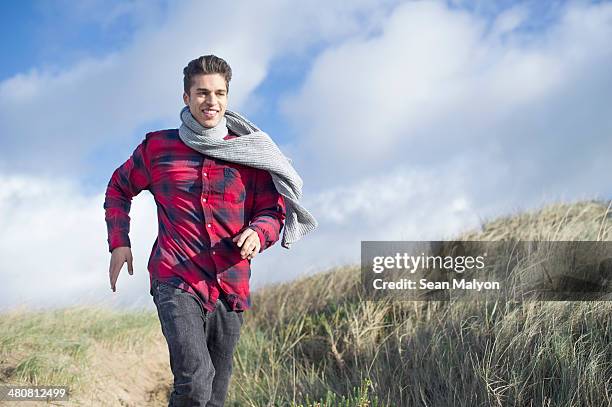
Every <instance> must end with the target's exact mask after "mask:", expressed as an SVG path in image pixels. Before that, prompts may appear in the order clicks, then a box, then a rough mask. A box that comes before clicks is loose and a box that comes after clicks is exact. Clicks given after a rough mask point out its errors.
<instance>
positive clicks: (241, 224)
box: [104, 55, 316, 406]
mask: <svg viewBox="0 0 612 407" xmlns="http://www.w3.org/2000/svg"><path fill="white" fill-rule="evenodd" d="M183 73H184V93H183V100H184V102H185V105H186V106H185V107H184V108H183V110H182V111H181V121H182V125H181V127H180V129H172V130H162V131H156V132H153V133H149V134H147V136H146V138H145V140H144V141H143V142H142V143H141V144H140V145H139V146H138V147H137V148H136V150H135V151H134V153H133V154H132V156H131V157H130V158H129V159H128V160H127V161H126V162H125V163H124V164H123V165H121V166H120V167H119V168H118V169H117V170H116V171H115V172H114V173H113V176H112V178H111V180H110V182H109V184H108V188H107V190H106V200H105V202H104V208H105V210H106V222H107V227H108V243H109V248H110V251H111V253H112V255H111V261H110V270H109V274H110V284H111V288H112V290H113V291H115V285H116V282H117V278H118V276H119V272H120V270H121V268H122V267H123V264H124V263H127V265H128V272H129V274H132V273H133V267H132V253H131V249H130V240H129V237H128V232H129V222H130V218H129V210H130V204H131V199H132V197H134V196H135V195H137V194H138V193H139V192H140V191H141V190H143V189H148V190H149V191H150V192H151V193H152V194H153V196H154V198H155V202H156V204H157V216H158V224H159V232H158V237H157V240H156V241H155V244H154V245H153V249H152V251H151V257H150V259H149V265H148V268H149V272H150V282H151V290H150V292H151V295H152V296H153V301H154V303H155V305H156V307H157V312H158V316H159V320H160V324H161V328H162V332H163V334H164V336H165V338H166V341H167V342H168V350H169V353H170V366H171V369H172V373H173V375H174V389H173V391H172V394H171V397H170V403H169V405H171V406H204V405H206V406H222V405H223V403H224V400H225V396H226V393H227V388H228V384H229V379H230V376H231V372H232V355H233V352H234V348H235V346H236V343H237V341H238V338H239V336H240V328H241V325H242V322H243V317H242V312H243V311H244V310H246V309H249V308H250V305H251V304H250V294H249V277H250V274H251V270H250V263H251V260H252V259H253V258H254V257H255V256H257V254H258V253H259V252H261V251H263V250H265V249H267V248H268V247H270V246H271V245H273V244H274V243H275V242H276V241H277V240H278V239H279V234H280V232H281V230H282V229H283V226H285V230H284V234H283V242H282V245H283V247H285V248H289V246H290V244H291V243H293V242H295V241H297V240H298V239H299V238H300V237H301V236H303V235H304V234H306V233H307V232H309V231H310V230H312V229H314V228H315V227H316V220H315V219H314V218H313V217H312V216H311V215H310V214H309V213H308V212H307V211H306V210H305V209H304V208H303V207H301V206H300V205H299V203H298V200H299V198H300V197H301V187H302V181H301V179H300V177H299V175H298V174H297V173H296V172H295V170H294V169H293V167H292V166H291V164H290V162H289V160H288V159H287V158H286V157H284V156H283V155H282V153H281V152H280V150H279V149H278V147H277V146H276V144H274V142H273V141H272V139H271V138H270V137H269V136H268V135H267V134H265V133H264V132H262V131H260V130H259V129H258V128H257V127H256V126H255V125H253V124H252V123H251V122H249V121H248V120H247V119H245V118H244V117H242V116H240V115H239V114H237V113H235V112H232V111H229V110H227V109H226V108H227V103H228V91H229V82H230V80H231V76H232V71H231V68H230V66H229V65H228V64H227V62H225V61H224V60H223V59H221V58H218V57H216V56H214V55H206V56H203V57H200V58H197V59H194V60H193V61H191V62H189V64H188V65H187V67H185V69H184V70H183Z"/></svg>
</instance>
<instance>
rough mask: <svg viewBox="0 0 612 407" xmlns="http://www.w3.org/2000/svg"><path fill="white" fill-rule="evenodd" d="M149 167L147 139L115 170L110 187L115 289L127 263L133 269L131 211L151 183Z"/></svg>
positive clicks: (111, 269)
mask: <svg viewBox="0 0 612 407" xmlns="http://www.w3.org/2000/svg"><path fill="white" fill-rule="evenodd" d="M148 169H149V161H148V158H147V155H146V140H145V141H143V142H142V143H141V144H140V145H139V146H138V147H136V150H134V153H133V154H132V156H131V157H130V158H129V159H128V160H127V161H126V162H125V163H123V164H122V165H121V166H120V167H119V168H117V169H116V170H115V172H114V173H113V175H112V177H111V179H110V181H109V183H108V186H107V188H106V198H105V200H104V210H105V220H106V227H107V231H108V247H109V251H110V252H111V253H112V255H111V261H110V267H109V276H110V282H111V289H112V290H113V291H115V284H116V282H117V278H118V277H119V272H120V271H121V267H123V264H124V263H127V264H128V272H129V274H132V273H133V266H132V251H131V249H130V246H131V244H130V238H129V232H130V217H129V213H130V208H131V206H132V198H133V197H134V196H136V195H138V193H140V191H142V190H143V189H147V188H148V187H149V180H150V177H149V170H148Z"/></svg>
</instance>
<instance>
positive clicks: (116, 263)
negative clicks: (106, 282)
mask: <svg viewBox="0 0 612 407" xmlns="http://www.w3.org/2000/svg"><path fill="white" fill-rule="evenodd" d="M126 262H127V265H128V273H130V275H133V274H134V268H133V266H132V249H130V248H129V247H126V246H121V247H116V248H114V249H113V253H112V254H111V261H110V268H109V270H108V274H109V275H110V284H111V289H112V290H113V292H115V291H116V287H115V284H116V283H117V278H118V277H119V272H120V271H121V268H122V267H123V263H126Z"/></svg>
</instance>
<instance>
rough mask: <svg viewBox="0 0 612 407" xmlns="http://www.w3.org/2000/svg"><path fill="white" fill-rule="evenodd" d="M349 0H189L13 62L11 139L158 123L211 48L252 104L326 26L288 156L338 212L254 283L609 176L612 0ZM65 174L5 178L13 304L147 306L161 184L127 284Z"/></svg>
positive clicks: (294, 110)
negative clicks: (208, 0) (215, 2)
mask: <svg viewBox="0 0 612 407" xmlns="http://www.w3.org/2000/svg"><path fill="white" fill-rule="evenodd" d="M351 4H353V8H351V9H347V8H346V3H344V4H341V2H337V3H336V2H331V3H328V2H325V3H324V4H323V3H322V2H316V3H311V2H308V3H305V4H304V3H300V4H299V5H296V3H294V2H271V1H270V2H263V3H261V2H260V3H257V4H255V3H248V2H245V3H244V4H242V5H241V6H237V7H235V8H231V9H224V10H223V13H222V15H223V16H224V18H223V19H222V20H220V19H216V18H211V19H206V18H205V17H203V16H208V15H210V16H215V15H218V14H219V10H220V9H215V8H214V7H217V6H212V7H213V8H210V7H211V6H207V8H206V11H207V13H204V8H203V6H201V5H200V3H193V4H192V3H184V4H183V5H182V6H181V8H180V9H176V10H175V11H174V12H173V13H172V14H171V15H170V17H169V18H168V20H167V21H166V23H165V24H161V25H160V26H155V27H153V26H150V27H149V26H147V27H144V28H142V30H141V31H139V32H137V33H136V34H135V37H134V41H133V43H132V44H131V45H130V46H129V47H128V48H126V49H123V50H120V51H117V52H115V53H114V54H111V55H107V56H105V57H104V58H100V59H90V60H85V61H81V62H80V63H79V64H76V65H75V66H73V67H70V68H67V69H64V70H60V71H57V70H55V71H54V70H48V69H44V68H34V69H32V71H30V72H29V73H26V74H22V75H21V76H19V75H18V76H15V77H14V78H12V79H9V80H7V81H4V82H2V83H0V123H1V124H0V132H2V134H12V135H15V137H10V138H5V137H3V138H2V141H1V142H0V146H1V148H2V158H1V161H4V162H5V164H6V163H11V164H13V166H14V165H19V163H20V162H21V161H24V160H26V161H28V159H29V162H30V164H31V165H32V166H34V165H35V167H36V168H37V169H40V168H41V164H40V163H41V161H42V162H44V165H45V166H44V168H51V169H52V170H53V171H56V170H57V169H58V168H60V167H61V166H62V165H65V166H66V167H67V168H68V167H71V166H73V165H74V164H75V162H78V159H79V158H81V157H82V156H83V154H84V152H86V151H88V149H89V148H90V146H91V145H92V144H94V143H108V144H113V145H114V143H120V141H119V140H120V139H121V138H123V137H125V135H126V134H130V133H131V131H132V129H134V128H136V127H138V126H139V125H142V123H145V122H147V121H154V120H161V121H163V120H166V121H169V122H172V123H174V122H175V119H176V117H175V116H176V115H175V113H176V112H175V110H177V106H178V105H180V93H179V91H178V90H179V89H180V80H181V76H180V72H181V69H182V66H183V65H184V64H185V62H186V61H187V60H188V59H189V58H191V57H193V56H195V55H200V54H203V53H205V52H207V50H214V51H215V52H216V53H218V54H220V55H223V56H224V57H227V59H228V60H229V61H230V62H231V63H232V66H233V68H234V71H235V73H236V77H235V81H234V82H233V84H232V103H233V107H234V108H239V107H240V106H241V105H243V104H246V101H247V100H249V98H250V97H251V95H252V91H253V90H254V89H255V88H256V87H257V86H258V84H259V83H261V81H262V79H263V78H264V77H265V75H266V74H267V72H268V69H269V67H270V64H272V63H275V62H276V61H277V60H278V58H279V57H280V56H287V55H290V56H291V55H292V56H296V55H301V56H303V54H302V53H304V52H305V51H306V50H307V49H308V47H310V46H311V45H313V44H319V45H320V44H321V43H325V46H324V48H323V51H322V52H321V53H320V54H319V55H318V56H317V57H316V58H315V60H314V61H313V62H314V63H313V67H312V70H311V71H310V72H309V73H308V75H307V77H306V79H305V81H304V85H303V87H302V88H301V89H300V91H299V92H297V93H296V94H292V95H286V98H285V101H284V109H285V110H284V111H285V112H286V113H287V115H288V116H289V118H290V119H291V120H292V121H293V123H294V124H295V126H296V128H297V129H298V130H299V131H298V134H299V136H300V139H299V140H296V142H295V143H293V144H292V145H290V146H288V149H289V151H290V154H289V155H290V156H291V157H292V158H293V159H294V161H295V163H296V166H297V167H298V169H299V170H300V171H301V173H302V175H303V178H304V180H305V181H306V191H305V192H306V194H305V201H304V204H305V206H306V207H307V208H308V209H309V210H311V211H312V213H313V214H314V215H315V216H316V217H317V218H318V219H319V221H320V224H321V227H320V229H319V230H317V231H315V232H314V233H313V234H312V235H309V236H307V237H306V238H305V239H304V240H303V241H301V242H299V243H297V244H296V245H294V246H293V248H292V249H291V250H290V251H287V250H285V249H282V248H280V245H279V244H277V245H276V246H274V247H273V248H272V249H270V251H268V252H266V253H265V254H262V255H261V256H260V257H258V258H257V259H256V260H255V262H254V269H253V278H252V282H253V285H254V286H259V285H261V284H263V283H265V282H269V281H279V280H287V279H290V278H292V277H295V276H296V275H299V274H304V273H307V272H311V271H314V270H320V269H323V268H326V267H329V266H333V265H339V264H342V263H344V262H356V261H358V259H359V242H360V240H392V239H398V240H401V239H440V238H445V237H451V236H453V235H454V234H456V233H458V232H459V231H461V230H463V229H465V228H467V227H472V226H476V225H477V224H478V220H479V219H482V218H490V217H491V216H494V215H496V214H499V213H503V212H508V211H509V210H511V209H516V208H528V207H532V206H533V205H536V204H541V203H542V201H543V200H544V201H546V200H555V199H556V198H559V197H563V198H567V199H573V198H575V197H579V198H583V197H587V198H588V197H591V196H594V195H597V196H602V195H604V196H606V195H609V193H610V192H612V181H610V179H609V178H606V177H605V176H602V174H608V173H610V171H611V170H612V164H611V163H610V160H608V158H607V154H606V152H607V151H610V149H611V148H612V138H610V132H612V119H611V118H612V111H611V109H612V107H611V106H612V103H611V102H612V100H611V99H612V88H611V86H612V82H611V81H610V74H609V72H608V71H609V66H611V65H612V46H611V45H610V43H609V41H608V38H611V37H612V5H610V4H579V3H571V4H569V5H567V6H565V9H564V10H562V12H561V13H560V19H559V20H558V21H556V22H554V23H553V25H552V26H550V27H547V28H545V29H540V30H529V31H522V30H521V28H522V27H523V25H524V24H528V23H529V22H530V19H532V18H535V17H534V15H533V14H530V13H529V12H528V11H526V10H525V9H523V8H520V7H517V8H513V9H510V10H508V11H506V12H505V13H504V14H501V15H500V16H498V17H497V19H496V20H494V21H493V22H492V24H489V22H487V21H486V20H485V19H484V17H482V16H481V15H479V14H478V13H470V12H468V11H466V10H465V9H449V8H447V7H446V6H444V5H443V4H442V3H440V2H409V3H406V4H403V5H402V6H400V7H397V8H396V9H394V10H393V12H392V14H390V15H389V16H387V12H386V10H385V8H384V7H383V8H381V9H380V10H379V9H377V4H378V3H377V2H374V1H372V2H369V1H364V2H359V3H351ZM321 8H324V9H325V10H326V11H327V13H321V12H320V11H321ZM377 10H378V12H377V13H375V14H374V16H373V17H371V18H370V17H368V14H367V12H368V11H377ZM228 21H229V22H231V27H232V29H231V30H226V29H225V28H226V24H227V22H228ZM280 21H283V22H286V21H291V22H292V24H279V23H278V22H280ZM203 22H205V23H206V24H204V23H203ZM200 32H202V34H200ZM372 33H378V34H377V35H376V36H374V37H372V35H371V34H372ZM200 35H201V36H202V37H203V38H206V42H201V41H199V40H197V39H198V38H200V37H199V36H200ZM172 78H175V79H172ZM32 113H34V114H35V115H36V116H35V118H34V119H32V116H31V114H32ZM92 123H94V124H93V125H92ZM25 145H28V146H35V147H36V150H35V151H33V150H26V149H25V147H24V146H25ZM24 152H27V154H22V153H24ZM25 167H27V165H24V168H25ZM43 174H44V171H43ZM109 176H110V173H109ZM57 180H58V178H57V177H53V178H51V177H49V178H47V177H46V176H45V175H37V176H36V177H32V176H25V175H21V176H16V175H10V174H6V176H4V177H3V178H2V181H0V210H1V212H0V214H1V215H0V226H1V227H2V228H3V229H2V230H3V231H5V230H6V231H7V233H5V234H2V235H0V256H2V260H1V261H0V274H1V275H2V276H3V278H5V282H6V284H5V285H4V287H3V288H2V289H1V290H2V291H0V298H3V299H4V300H3V301H4V304H2V303H0V306H3V305H6V303H14V302H20V301H29V302H33V303H36V301H38V303H40V304H54V305H62V304H64V303H66V302H68V301H72V300H73V299H76V298H77V297H79V296H81V297H80V298H88V299H90V300H94V299H95V300H99V299H103V300H109V298H114V300H109V301H115V302H117V303H122V304H127V303H129V302H131V301H133V300H134V299H136V298H139V300H138V301H143V302H144V303H147V300H148V298H147V295H148V293H146V290H147V288H148V281H147V277H148V276H147V273H146V262H147V257H148V253H149V249H150V245H151V244H152V242H153V239H154V236H155V234H156V224H155V222H153V219H155V212H154V206H153V204H152V199H151V197H150V196H143V197H142V198H141V197H139V198H138V199H136V201H135V203H134V205H133V212H132V215H133V216H132V218H133V222H132V233H131V237H132V242H133V244H134V252H135V262H136V264H135V266H136V275H135V276H134V277H129V276H128V275H127V273H125V271H124V272H123V273H122V275H121V277H120V281H119V288H118V289H119V291H118V293H117V294H116V295H115V296H112V294H111V291H110V289H109V288H108V281H107V280H108V271H107V267H108V253H107V249H106V244H105V238H106V229H105V226H104V223H103V211H102V201H103V196H102V195H100V194H98V195H96V196H93V197H88V196H85V195H83V193H82V192H81V191H80V189H79V186H78V185H77V184H74V183H72V182H71V181H70V180H69V179H68V178H66V181H62V182H59V183H58V181H57ZM67 247H70V249H68V250H70V254H67V253H66V251H67V250H66V248H67ZM41 265H42V267H41ZM30 276H32V277H33V278H31V279H30V278H29V277H30ZM56 291H57V292H58V293H60V292H61V294H56ZM143 295H144V297H143ZM149 305H150V303H149Z"/></svg>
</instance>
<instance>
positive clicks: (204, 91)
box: [183, 73, 227, 127]
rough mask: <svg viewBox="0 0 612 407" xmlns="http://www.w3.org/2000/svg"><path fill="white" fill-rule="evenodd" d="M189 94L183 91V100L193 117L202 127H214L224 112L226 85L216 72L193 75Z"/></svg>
mask: <svg viewBox="0 0 612 407" xmlns="http://www.w3.org/2000/svg"><path fill="white" fill-rule="evenodd" d="M192 82H193V83H192V84H191V88H190V89H189V94H187V93H185V92H183V100H184V101H185V104H186V105H187V106H189V110H190V111H191V114H192V115H193V117H194V118H195V119H196V120H197V121H198V123H200V124H201V125H202V126H204V127H215V126H216V125H217V123H219V120H221V118H222V117H223V115H224V114H225V108H226V107H227V87H226V86H225V79H224V78H223V76H221V75H220V74H218V73H213V74H202V75H196V76H195V77H193V80H192Z"/></svg>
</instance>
